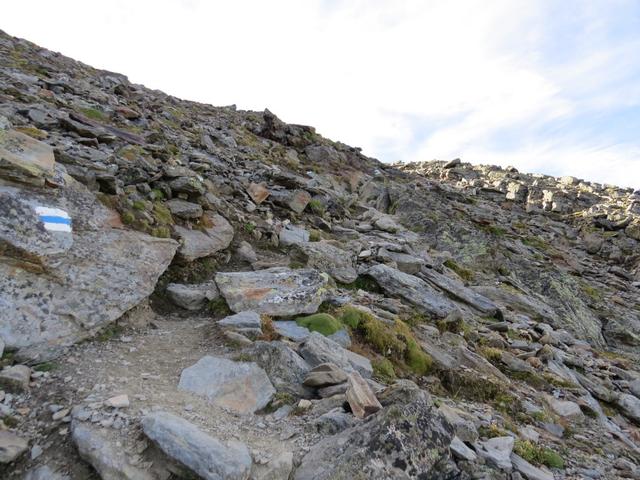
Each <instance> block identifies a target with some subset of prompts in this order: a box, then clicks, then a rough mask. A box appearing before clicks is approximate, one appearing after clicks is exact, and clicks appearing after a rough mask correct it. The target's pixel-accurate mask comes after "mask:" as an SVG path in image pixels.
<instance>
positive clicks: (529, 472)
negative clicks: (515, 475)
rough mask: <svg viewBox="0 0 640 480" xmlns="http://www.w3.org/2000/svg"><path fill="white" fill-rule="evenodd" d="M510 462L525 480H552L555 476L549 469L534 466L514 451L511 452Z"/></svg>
mask: <svg viewBox="0 0 640 480" xmlns="http://www.w3.org/2000/svg"><path fill="white" fill-rule="evenodd" d="M511 463H512V465H513V468H514V469H515V471H516V472H520V474H521V475H522V476H523V477H524V478H526V479H527V480H554V478H555V477H554V476H553V473H551V472H550V471H549V470H542V469H541V468H537V467H534V466H533V465H531V464H530V463H529V462H527V461H526V460H525V459H524V458H522V457H520V456H518V455H516V454H515V453H512V454H511Z"/></svg>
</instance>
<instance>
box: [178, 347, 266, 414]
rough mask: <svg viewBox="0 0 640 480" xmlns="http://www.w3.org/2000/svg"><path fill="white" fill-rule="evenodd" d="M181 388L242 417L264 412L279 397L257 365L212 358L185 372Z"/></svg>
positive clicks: (182, 375) (207, 358)
mask: <svg viewBox="0 0 640 480" xmlns="http://www.w3.org/2000/svg"><path fill="white" fill-rule="evenodd" d="M178 388H179V389H180V390H185V391H188V392H192V393H195V394H197V395H201V396H203V397H205V398H207V399H208V400H209V401H210V402H211V403H213V404H215V405H218V406H220V407H223V408H227V409H229V410H232V411H234V412H237V413H241V414H248V413H254V412H256V411H258V410H261V409H262V408H264V407H266V406H267V404H268V403H269V402H270V401H271V399H272V398H273V395H274V394H275V393H276V389H275V388H273V385H272V384H271V381H270V380H269V377H268V376H267V374H266V373H265V371H264V370H263V369H262V368H260V367H259V366H258V365H257V364H255V363H253V362H234V361H232V360H227V359H226V358H221V357H212V356H205V357H202V358H201V359H200V360H198V362H196V363H195V364H194V365H192V366H190V367H188V368H185V369H184V370H183V371H182V374H181V375H180V383H179V384H178Z"/></svg>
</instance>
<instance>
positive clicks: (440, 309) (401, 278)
mask: <svg viewBox="0 0 640 480" xmlns="http://www.w3.org/2000/svg"><path fill="white" fill-rule="evenodd" d="M366 273H367V275H369V276H370V277H372V278H373V279H374V280H375V281H376V282H377V283H378V285H380V287H381V288H382V289H383V290H384V291H385V292H386V293H387V294H389V295H392V296H398V297H400V298H403V299H405V300H406V301H407V302H409V303H411V304H413V305H415V306H416V307H418V308H420V309H422V310H424V311H426V312H427V313H430V314H432V315H436V316H437V317H440V318H444V317H446V316H447V315H448V314H449V313H451V311H452V310H454V309H455V308H456V307H455V305H454V304H453V303H452V302H451V301H450V300H449V299H448V298H446V297H445V296H444V295H442V294H441V293H439V292H437V291H436V290H434V289H433V288H432V287H431V286H430V285H429V284H428V283H427V282H425V281H424V280H422V279H420V278H418V277H414V276H413V275H408V274H406V273H403V272H401V271H400V270H396V269H395V268H391V267H389V266H387V265H382V264H379V265H375V266H373V267H371V268H370V269H368V270H367V272H366Z"/></svg>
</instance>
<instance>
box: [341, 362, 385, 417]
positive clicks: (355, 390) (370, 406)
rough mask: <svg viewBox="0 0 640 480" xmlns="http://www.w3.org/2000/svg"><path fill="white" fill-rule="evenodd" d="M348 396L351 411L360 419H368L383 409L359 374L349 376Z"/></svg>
mask: <svg viewBox="0 0 640 480" xmlns="http://www.w3.org/2000/svg"><path fill="white" fill-rule="evenodd" d="M346 396H347V402H349V406H350V407H351V411H352V412H353V414H354V415H355V416H356V417H358V418H365V417H368V416H369V415H371V414H374V413H376V412H377V411H378V410H380V409H381V408H382V405H380V402H379V401H378V399H377V398H376V396H375V394H374V393H373V392H372V391H371V388H370V387H369V385H368V384H367V382H366V381H365V380H364V379H363V378H362V377H361V376H360V374H359V373H358V372H352V373H350V374H349V386H348V387H347V393H346Z"/></svg>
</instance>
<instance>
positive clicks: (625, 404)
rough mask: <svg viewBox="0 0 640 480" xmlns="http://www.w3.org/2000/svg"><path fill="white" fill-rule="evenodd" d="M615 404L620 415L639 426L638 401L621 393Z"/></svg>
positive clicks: (632, 396)
mask: <svg viewBox="0 0 640 480" xmlns="http://www.w3.org/2000/svg"><path fill="white" fill-rule="evenodd" d="M616 404H617V405H618V407H620V409H621V410H622V413H624V415H626V416H627V417H629V418H630V419H632V420H633V421H634V422H635V423H636V424H640V399H638V397H636V396H635V395H629V394H628V393H621V394H620V395H618V398H617V399H616Z"/></svg>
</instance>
